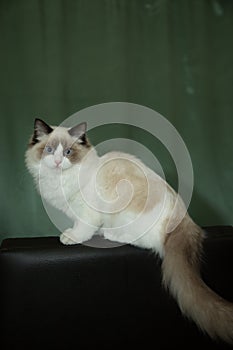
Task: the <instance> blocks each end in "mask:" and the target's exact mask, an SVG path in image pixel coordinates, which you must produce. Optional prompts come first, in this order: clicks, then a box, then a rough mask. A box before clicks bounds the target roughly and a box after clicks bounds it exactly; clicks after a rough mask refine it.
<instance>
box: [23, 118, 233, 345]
mask: <svg viewBox="0 0 233 350" xmlns="http://www.w3.org/2000/svg"><path fill="white" fill-rule="evenodd" d="M75 132H76V134H77V135H76V137H75V136H73V134H74V133H75ZM71 134H72V136H71V135H70V134H68V129H65V128H61V127H57V128H54V130H53V131H52V132H49V133H46V128H45V127H44V126H43V123H42V124H41V123H40V122H37V123H36V125H35V135H36V136H35V135H34V142H31V145H30V147H29V148H28V150H27V152H26V164H27V167H28V169H29V171H30V173H31V174H32V176H33V177H34V179H35V182H36V185H37V188H38V190H39V191H40V193H41V196H43V197H44V198H45V199H46V200H47V201H48V202H50V203H51V204H52V205H53V206H55V207H56V208H58V209H60V210H61V211H63V212H64V213H65V214H66V215H67V216H69V217H70V218H71V219H72V220H73V222H74V225H73V227H72V228H69V229H67V230H66V231H65V232H63V233H62V235H61V237H60V240H61V242H62V243H63V244H77V243H82V242H84V241H86V240H88V239H90V238H91V237H92V236H93V235H94V234H102V235H103V236H104V237H105V238H107V239H110V240H113V241H117V242H121V243H128V244H132V245H135V246H138V247H142V248H148V249H152V250H153V251H154V252H156V253H158V254H159V255H160V257H161V258H162V260H163V262H162V271H163V283H164V285H165V286H166V287H167V288H168V289H169V291H170V292H171V294H172V295H173V296H174V298H175V299H176V300H177V302H178V304H179V306H180V309H181V311H182V312H183V313H184V314H185V315H186V316H188V317H189V318H190V319H192V320H193V321H194V322H195V323H196V324H197V325H198V327H200V328H201V329H202V330H203V331H204V332H206V333H208V334H209V336H210V337H212V338H220V339H223V340H224V341H227V342H229V343H231V344H232V343H233V305H232V304H231V303H229V302H227V301H225V300H223V299H222V298H221V297H219V296H218V295H217V294H215V293H214V292H213V291H212V290H210V289H209V287H207V286H206V285H205V283H204V282H203V281H202V279H201V277H200V271H199V265H200V256H201V250H202V240H203V238H204V233H203V232H202V230H201V228H200V227H198V226H197V225H196V224H195V223H194V222H193V221H192V220H191V218H190V217H189V215H188V214H187V213H186V212H185V207H184V204H183V202H182V200H181V199H180V198H179V196H178V195H177V194H176V193H175V191H174V190H173V189H172V188H171V187H170V186H169V185H168V184H167V183H166V182H165V181H164V180H163V179H162V178H160V177H159V176H158V175H157V174H156V173H154V172H153V171H152V170H150V169H149V168H148V167H146V166H145V165H144V164H143V163H142V162H141V161H140V160H139V159H137V158H135V157H134V156H132V155H129V154H125V153H120V152H110V153H107V154H105V155H104V156H102V157H99V156H98V155H97V153H96V151H95V149H94V148H93V147H91V146H90V144H89V143H87V144H86V145H85V144H84V145H81V144H80V138H81V136H83V125H82V127H76V129H75V130H74V132H72V133H71ZM38 135H39V136H38ZM36 137H37V139H36ZM64 139H65V140H66V141H64ZM47 144H49V145H56V149H55V147H54V151H53V152H54V153H53V154H47V153H46V152H45V151H43V150H44V149H45V147H46V145H47ZM65 147H71V148H72V154H71V156H70V158H69V157H68V156H65V155H64V154H65V153H64V152H65V150H64V148H65ZM55 158H56V159H55ZM59 159H61V162H60V163H59ZM58 163H59V164H58ZM155 297H156V296H155Z"/></svg>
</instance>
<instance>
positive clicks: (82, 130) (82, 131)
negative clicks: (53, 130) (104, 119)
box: [68, 122, 87, 144]
mask: <svg viewBox="0 0 233 350" xmlns="http://www.w3.org/2000/svg"><path fill="white" fill-rule="evenodd" d="M86 131H87V123H85V122H84V123H81V124H78V125H75V126H73V127H72V128H70V129H69V130H68V133H69V134H70V136H72V137H74V138H75V139H76V140H77V141H78V142H79V143H81V144H86V142H87V140H86Z"/></svg>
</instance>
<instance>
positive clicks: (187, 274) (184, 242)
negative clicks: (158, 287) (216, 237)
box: [162, 216, 233, 344]
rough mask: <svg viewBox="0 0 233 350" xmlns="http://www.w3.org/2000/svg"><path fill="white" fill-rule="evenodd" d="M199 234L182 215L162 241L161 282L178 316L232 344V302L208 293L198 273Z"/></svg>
mask: <svg viewBox="0 0 233 350" xmlns="http://www.w3.org/2000/svg"><path fill="white" fill-rule="evenodd" d="M203 238H204V234H203V231H202V230H201V228H200V227H198V226H197V225H196V224H195V223H193V221H192V220H191V219H190V218H189V217H188V216H186V217H185V218H184V220H183V221H182V223H181V224H180V225H179V226H178V227H177V228H176V229H175V230H174V231H173V232H172V233H170V234H168V236H167V239H166V241H165V254H164V259H163V263H162V271H163V283H164V285H165V286H166V287H167V288H168V289H169V291H170V293H171V294H172V295H173V297H174V298H175V299H176V300H177V302H178V304H179V307H180V309H181V311H182V313H183V314H184V315H185V316H187V317H188V318H190V319H192V320H193V321H194V322H195V323H196V324H197V326H198V327H199V328H200V329H201V330H202V331H204V332H205V333H208V334H209V336H210V337H211V338H213V339H217V338H220V339H222V340H224V341H226V342H228V343H230V344H233V303H230V302H228V301H226V300H224V299H223V298H221V297H220V296H219V295H217V294H216V293H215V292H214V291H212V290H211V289H210V288H209V287H208V286H207V285H206V284H205V283H204V281H203V280H202V279H201V277H200V273H199V265H200V257H201V250H202V241H203Z"/></svg>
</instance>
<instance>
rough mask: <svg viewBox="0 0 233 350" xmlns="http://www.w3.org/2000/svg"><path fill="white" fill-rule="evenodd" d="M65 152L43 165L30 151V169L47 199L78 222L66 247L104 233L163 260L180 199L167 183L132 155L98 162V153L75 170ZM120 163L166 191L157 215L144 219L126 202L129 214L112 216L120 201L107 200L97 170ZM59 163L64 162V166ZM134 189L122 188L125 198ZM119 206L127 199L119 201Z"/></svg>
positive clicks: (91, 153)
mask: <svg viewBox="0 0 233 350" xmlns="http://www.w3.org/2000/svg"><path fill="white" fill-rule="evenodd" d="M63 151H64V150H63V147H62V145H61V144H59V146H58V147H57V149H56V151H55V152H54V154H48V155H46V156H44V157H42V159H41V161H40V162H38V161H34V160H33V157H31V155H30V150H29V151H28V153H27V157H26V162H27V166H28V168H29V170H30V172H31V173H32V175H33V176H34V178H35V180H36V183H37V187H38V189H39V191H40V193H41V196H42V197H44V198H45V199H46V200H47V201H48V202H49V203H51V204H52V205H53V206H54V207H56V208H58V209H60V210H62V211H63V212H64V213H65V214H66V215H67V216H69V217H70V218H71V219H72V220H73V222H74V226H73V228H72V229H68V230H66V231H65V232H64V233H63V234H62V235H61V241H62V242H63V243H65V244H73V243H82V242H83V241H86V240H88V239H90V238H91V237H92V236H93V235H94V234H95V233H97V231H98V230H99V229H100V228H101V232H102V234H103V235H104V237H105V238H107V239H110V240H113V241H117V242H121V243H131V244H133V245H136V246H139V247H143V248H152V249H153V250H155V251H156V252H158V253H159V254H160V256H163V242H164V239H165V234H166V224H167V221H168V218H169V217H170V214H171V211H172V209H173V206H174V194H173V191H171V190H170V188H169V187H168V185H167V184H166V182H164V181H163V180H162V179H161V178H160V177H159V176H158V175H157V174H155V173H153V172H152V171H151V170H150V169H148V168H147V167H146V166H145V165H144V164H143V163H142V162H140V161H139V160H138V159H136V158H135V157H133V156H132V155H128V154H124V153H120V152H111V153H108V154H106V155H104V156H103V157H98V155H97V153H96V151H95V150H94V149H93V148H92V150H91V151H89V152H88V154H87V156H86V157H84V159H83V160H82V162H81V163H77V164H75V165H73V164H71V163H70V162H69V160H68V159H67V158H66V157H64V155H63ZM115 158H116V159H117V158H120V159H121V158H124V159H128V160H129V161H130V162H135V164H137V165H138V166H139V167H140V169H142V171H143V172H144V173H145V176H146V177H147V181H148V183H149V185H151V186H155V184H156V185H157V186H160V187H161V188H162V189H163V190H164V193H165V195H164V196H163V198H162V200H161V201H160V202H158V203H156V204H155V205H154V207H153V208H152V209H151V210H149V211H145V212H142V213H138V212H135V211H132V210H128V209H127V207H126V208H125V209H124V207H125V206H124V205H123V204H124V203H123V202H122V206H121V207H122V208H123V210H120V211H119V210H116V212H115V213H111V210H109V213H108V206H109V207H110V206H112V205H113V208H114V201H113V202H109V201H108V199H107V198H106V197H104V194H103V193H104V190H105V189H104V184H103V181H101V179H100V180H98V181H97V178H96V174H97V169H101V167H102V166H103V165H104V164H105V163H106V161H111V160H112V159H115ZM56 162H60V163H59V165H57V163H56ZM140 169H139V170H140ZM119 170H120V169H119ZM139 175H140V174H139ZM128 185H129V184H128V183H127V182H126V183H120V184H119V189H121V188H120V186H123V193H126V192H125V189H126V190H127V186H128ZM124 186H125V188H124ZM131 190H132V189H131ZM118 194H119V193H118ZM126 199H127V198H126ZM119 200H121V198H120V199H119V196H118V201H119ZM155 202H156V201H155ZM120 204H121V203H120ZM118 205H119V203H118ZM99 232H100V231H99Z"/></svg>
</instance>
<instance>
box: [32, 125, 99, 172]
mask: <svg viewBox="0 0 233 350" xmlns="http://www.w3.org/2000/svg"><path fill="white" fill-rule="evenodd" d="M86 129H87V125H86V123H81V124H78V125H76V126H74V127H72V128H65V127H53V126H50V125H48V124H46V123H45V122H44V121H43V120H41V119H38V118H36V119H35V122H34V132H33V135H32V137H31V139H30V142H29V146H28V150H27V152H26V162H27V165H28V167H29V168H30V167H33V166H36V165H38V164H42V165H43V166H45V167H47V168H49V169H52V170H54V171H57V170H58V169H62V170H66V169H69V168H71V167H72V166H73V165H75V164H78V163H80V162H81V161H82V159H83V158H84V157H85V155H86V154H87V153H88V152H89V150H90V149H91V148H92V147H91V144H90V143H89V141H88V139H87V136H86Z"/></svg>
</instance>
